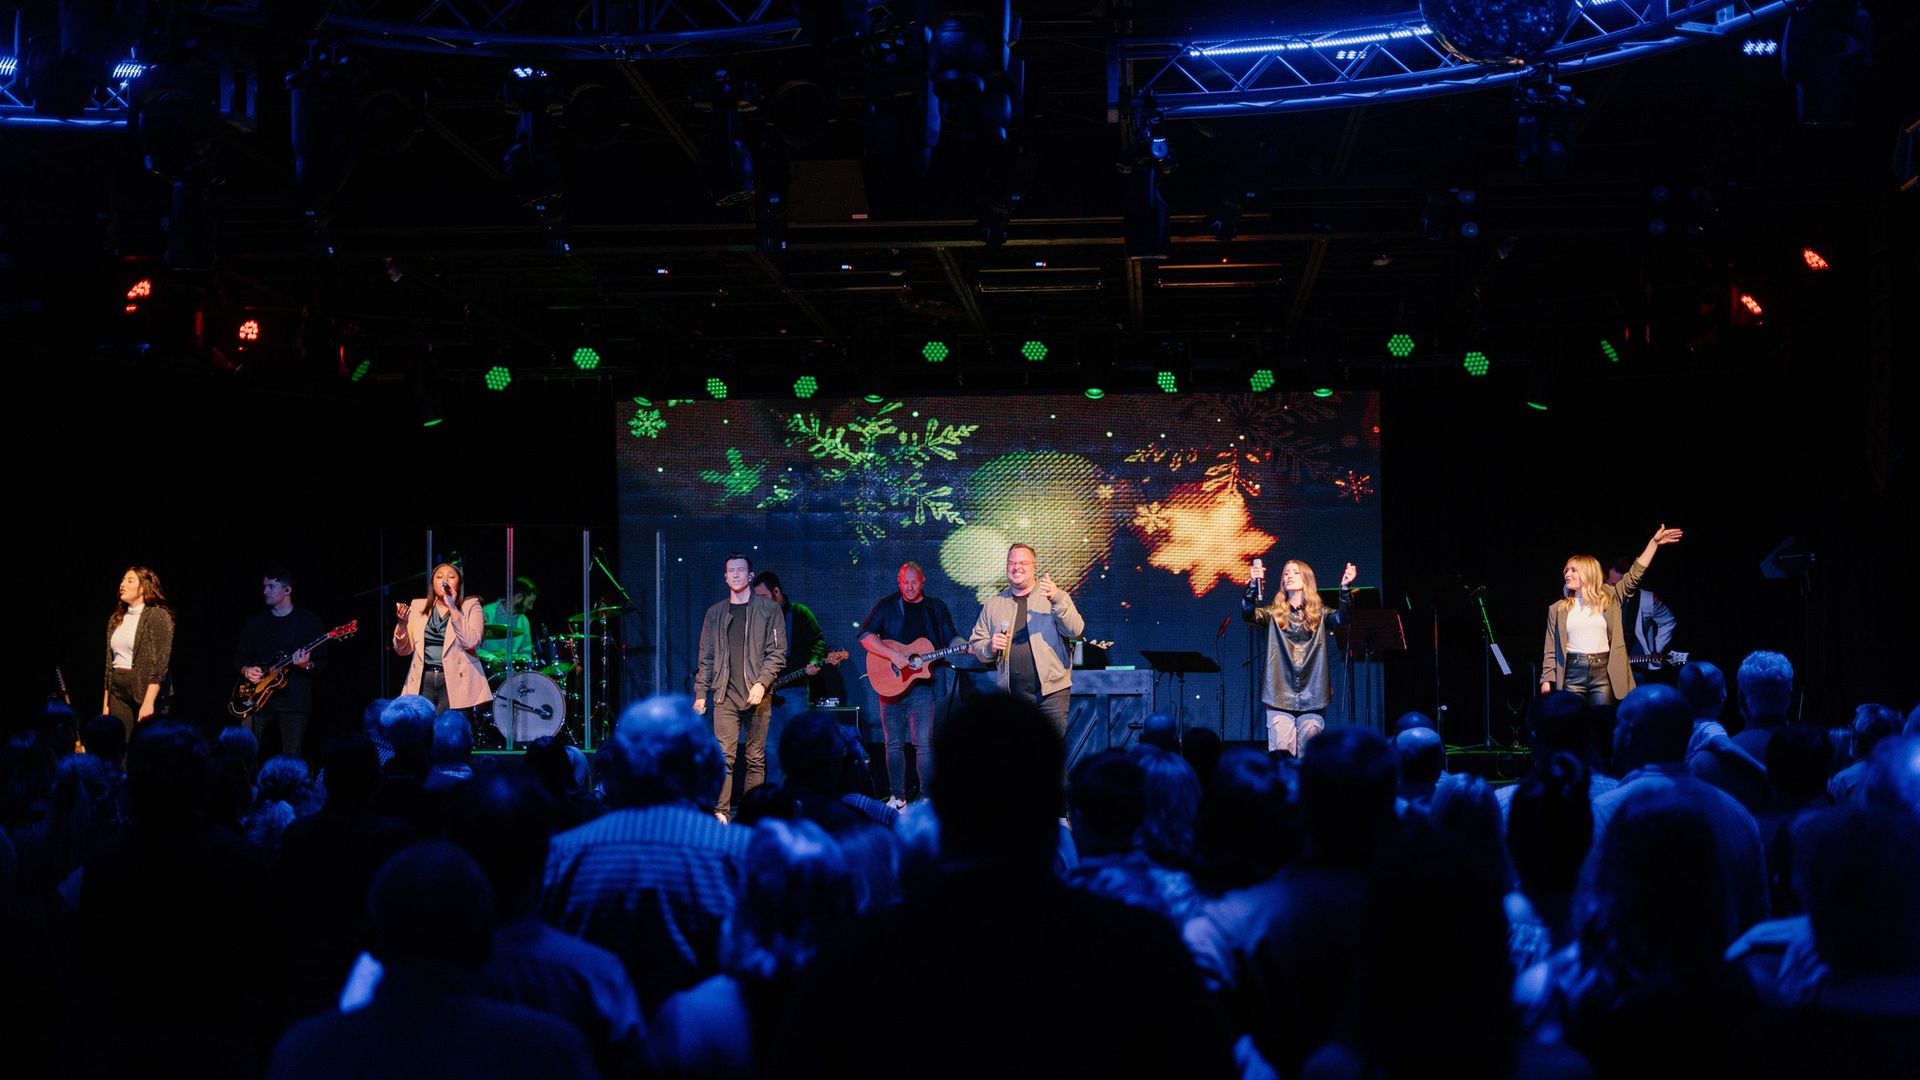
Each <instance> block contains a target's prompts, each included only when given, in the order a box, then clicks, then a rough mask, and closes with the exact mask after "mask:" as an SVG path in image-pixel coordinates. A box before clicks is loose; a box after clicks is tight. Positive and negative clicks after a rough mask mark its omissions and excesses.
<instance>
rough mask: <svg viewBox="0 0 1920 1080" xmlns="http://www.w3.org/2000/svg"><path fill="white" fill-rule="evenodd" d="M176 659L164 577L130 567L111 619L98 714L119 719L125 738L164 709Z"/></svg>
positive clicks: (121, 581) (108, 627) (171, 616)
mask: <svg viewBox="0 0 1920 1080" xmlns="http://www.w3.org/2000/svg"><path fill="white" fill-rule="evenodd" d="M172 662H173V610H172V609H171V608H169V607H167V594H166V593H165V592H164V591H163V590H162V589H161V588H160V576H159V575H158V574H155V573H154V572H153V571H152V570H149V569H147V568H146V567H144V566H130V567H128V568H127V572H126V573H125V574H123V575H121V577H120V602H119V603H117V604H115V605H114V607H113V614H112V615H111V616H109V617H108V619H107V670H106V680H105V682H106V686H105V689H104V690H103V691H102V693H101V695H100V712H101V714H102V715H106V716H112V717H114V718H116V719H118V720H119V721H120V726H121V727H123V728H125V729H126V732H127V736H128V737H129V738H131V737H132V736H133V725H134V724H135V722H136V721H144V720H146V719H147V718H148V717H149V716H152V715H153V714H155V713H157V712H159V711H160V707H161V700H160V694H161V687H162V684H164V683H165V682H166V681H167V669H168V667H169V666H170V665H171V664H172Z"/></svg>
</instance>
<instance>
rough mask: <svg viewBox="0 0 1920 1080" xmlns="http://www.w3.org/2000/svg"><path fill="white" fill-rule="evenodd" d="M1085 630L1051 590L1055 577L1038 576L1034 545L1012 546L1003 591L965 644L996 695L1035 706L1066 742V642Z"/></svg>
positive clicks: (1062, 593)
mask: <svg viewBox="0 0 1920 1080" xmlns="http://www.w3.org/2000/svg"><path fill="white" fill-rule="evenodd" d="M1086 630H1087V621H1086V620H1085V619H1083V618H1081V617H1080V611H1079V609H1077V608H1075V607H1074V606H1073V597H1071V596H1068V595H1067V591H1066V590H1065V589H1062V588H1060V587H1059V586H1058V585H1055V584H1054V582H1053V575H1051V574H1041V573H1040V572H1039V562H1038V559H1037V558H1036V557H1035V555H1034V551H1033V545H1031V544H1015V545H1013V546H1012V547H1010V548H1008V549H1007V587H1006V588H1004V589H1002V590H1000V593H999V595H997V596H990V597H988V598H987V602H986V603H985V604H984V605H983V606H982V607H981V608H980V617H979V618H978V619H976V620H974V623H973V633H972V634H970V635H968V637H967V643H968V644H969V645H971V646H972V647H973V655H974V656H976V657H978V658H979V659H980V660H981V661H983V662H986V663H991V664H993V665H994V676H995V680H996V681H997V682H998V683H999V686H1000V689H1001V690H1003V691H1005V692H1007V693H1009V694H1012V695H1013V696H1014V697H1017V698H1019V699H1021V700H1022V701H1031V702H1033V703H1034V704H1036V705H1038V706H1039V707H1040V711H1041V712H1043V713H1045V714H1046V716H1047V719H1048V720H1050V721H1052V723H1053V730H1054V732H1055V733H1057V734H1058V735H1059V736H1060V737H1061V738H1062V739H1063V740H1064V739H1065V738H1066V736H1067V705H1068V703H1069V697H1070V695H1071V694H1072V692H1073V654H1072V653H1071V652H1070V651H1068V647H1067V642H1066V639H1067V638H1077V637H1081V636H1083V635H1085V633H1086Z"/></svg>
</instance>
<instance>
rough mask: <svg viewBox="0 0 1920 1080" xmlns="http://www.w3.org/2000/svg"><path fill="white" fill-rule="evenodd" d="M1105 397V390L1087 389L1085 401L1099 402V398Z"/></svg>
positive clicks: (1095, 387) (1092, 387)
mask: <svg viewBox="0 0 1920 1080" xmlns="http://www.w3.org/2000/svg"><path fill="white" fill-rule="evenodd" d="M1106 396H1107V392H1106V391H1105V390H1102V389H1100V388H1099V387H1097V386H1089V387H1087V400H1089V401H1099V400H1100V399H1101V398H1103V397H1106Z"/></svg>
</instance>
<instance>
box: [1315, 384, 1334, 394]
mask: <svg viewBox="0 0 1920 1080" xmlns="http://www.w3.org/2000/svg"><path fill="white" fill-rule="evenodd" d="M1313 396H1314V397H1332V396H1333V387H1331V386H1316V387H1314V388H1313Z"/></svg>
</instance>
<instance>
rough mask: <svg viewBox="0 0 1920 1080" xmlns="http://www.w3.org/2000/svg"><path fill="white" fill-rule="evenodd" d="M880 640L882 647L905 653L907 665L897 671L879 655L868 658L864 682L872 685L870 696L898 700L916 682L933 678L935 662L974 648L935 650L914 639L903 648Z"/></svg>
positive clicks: (871, 654) (922, 641)
mask: <svg viewBox="0 0 1920 1080" xmlns="http://www.w3.org/2000/svg"><path fill="white" fill-rule="evenodd" d="M882 640H883V642H884V643H885V644H887V645H891V646H893V647H894V648H896V649H899V650H900V651H901V652H904V653H906V654H907V660H908V661H909V662H908V664H907V666H906V667H900V666H899V665H897V664H895V663H894V662H893V661H891V660H888V659H887V658H886V657H884V656H881V655H880V654H879V653H872V652H870V653H868V654H867V681H868V682H869V683H870V684H872V686H873V692H874V693H876V694H879V695H880V696H881V697H899V696H900V695H901V694H904V693H906V692H907V690H908V689H909V688H911V687H912V686H913V684H914V683H915V682H916V681H918V680H920V679H931V678H933V662H934V661H935V660H939V659H941V658H943V657H948V656H956V655H958V654H960V653H963V652H971V651H972V650H973V646H971V645H966V644H960V645H954V646H951V647H949V648H945V649H935V648H934V647H933V642H931V641H928V640H927V639H926V638H915V639H914V640H913V641H911V642H909V643H907V644H905V645H902V644H901V643H899V642H897V641H885V639H882Z"/></svg>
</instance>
